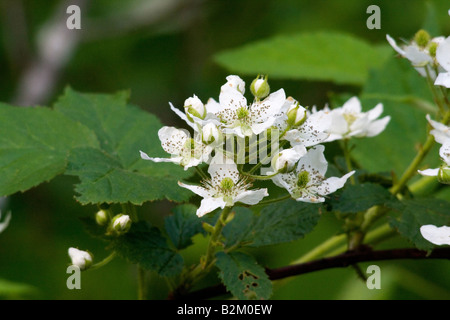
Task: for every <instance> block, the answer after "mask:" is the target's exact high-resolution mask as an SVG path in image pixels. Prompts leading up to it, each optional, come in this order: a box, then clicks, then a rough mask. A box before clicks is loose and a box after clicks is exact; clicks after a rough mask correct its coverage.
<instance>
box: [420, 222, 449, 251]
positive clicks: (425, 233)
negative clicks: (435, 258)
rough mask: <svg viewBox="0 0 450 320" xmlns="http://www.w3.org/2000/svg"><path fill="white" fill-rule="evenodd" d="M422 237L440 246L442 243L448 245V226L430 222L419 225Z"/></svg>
mask: <svg viewBox="0 0 450 320" xmlns="http://www.w3.org/2000/svg"><path fill="white" fill-rule="evenodd" d="M420 233H421V234H422V237H424V238H425V239H426V240H428V241H430V242H431V243H433V244H436V245H438V246H441V245H443V244H448V245H450V227H447V226H442V227H437V226H435V225H432V224H427V225H424V226H421V227H420Z"/></svg>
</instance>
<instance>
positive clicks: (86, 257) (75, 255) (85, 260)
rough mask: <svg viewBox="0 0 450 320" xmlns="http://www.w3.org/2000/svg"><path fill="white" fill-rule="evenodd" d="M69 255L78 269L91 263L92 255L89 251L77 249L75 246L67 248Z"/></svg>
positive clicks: (85, 267)
mask: <svg viewBox="0 0 450 320" xmlns="http://www.w3.org/2000/svg"><path fill="white" fill-rule="evenodd" d="M68 253H69V257H70V259H71V260H72V265H74V266H77V267H78V268H80V270H82V271H83V270H86V269H88V268H89V267H90V266H91V265H92V260H93V259H94V256H93V255H92V253H90V252H89V251H83V250H79V249H77V248H73V247H71V248H69V251H68Z"/></svg>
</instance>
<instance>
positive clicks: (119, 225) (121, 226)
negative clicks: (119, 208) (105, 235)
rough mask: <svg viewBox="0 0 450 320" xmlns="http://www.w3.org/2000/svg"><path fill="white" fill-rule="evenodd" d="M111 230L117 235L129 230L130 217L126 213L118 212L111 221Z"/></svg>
mask: <svg viewBox="0 0 450 320" xmlns="http://www.w3.org/2000/svg"><path fill="white" fill-rule="evenodd" d="M111 226H112V230H113V231H114V232H116V233H117V234H118V235H120V234H124V233H126V232H128V230H130V227H131V219H130V216H128V215H126V214H118V215H116V216H115V217H114V218H113V219H112V221H111Z"/></svg>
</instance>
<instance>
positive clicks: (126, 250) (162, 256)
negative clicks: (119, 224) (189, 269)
mask: <svg viewBox="0 0 450 320" xmlns="http://www.w3.org/2000/svg"><path fill="white" fill-rule="evenodd" d="M111 248H112V249H113V250H114V251H116V252H117V253H118V254H119V255H120V256H122V257H123V258H126V259H127V260H129V261H130V262H132V263H138V264H139V265H140V266H141V267H143V268H144V269H148V270H153V271H156V272H157V273H158V274H159V275H161V276H174V275H177V274H179V273H180V272H181V270H182V269H183V263H184V262H183V258H182V257H181V255H179V254H178V253H176V252H175V251H173V250H171V249H170V248H169V246H168V244H167V242H166V238H164V237H163V236H162V235H161V233H160V231H159V229H158V228H155V227H149V226H148V225H147V224H146V223H145V222H137V223H133V224H132V225H131V228H130V230H129V231H128V232H127V233H126V234H124V235H122V236H120V237H118V238H115V239H113V240H112V241H111Z"/></svg>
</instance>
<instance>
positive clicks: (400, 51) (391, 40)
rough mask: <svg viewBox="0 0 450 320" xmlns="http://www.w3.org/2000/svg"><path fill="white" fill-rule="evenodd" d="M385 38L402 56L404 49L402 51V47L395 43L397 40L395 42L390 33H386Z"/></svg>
mask: <svg viewBox="0 0 450 320" xmlns="http://www.w3.org/2000/svg"><path fill="white" fill-rule="evenodd" d="M386 39H387V41H388V42H389V44H390V45H391V46H392V48H394V50H395V51H397V52H398V53H399V54H401V55H402V56H404V55H405V51H403V49H402V48H400V47H399V46H398V45H397V42H395V40H394V39H393V38H392V37H391V36H390V35H388V34H387V35H386Z"/></svg>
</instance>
